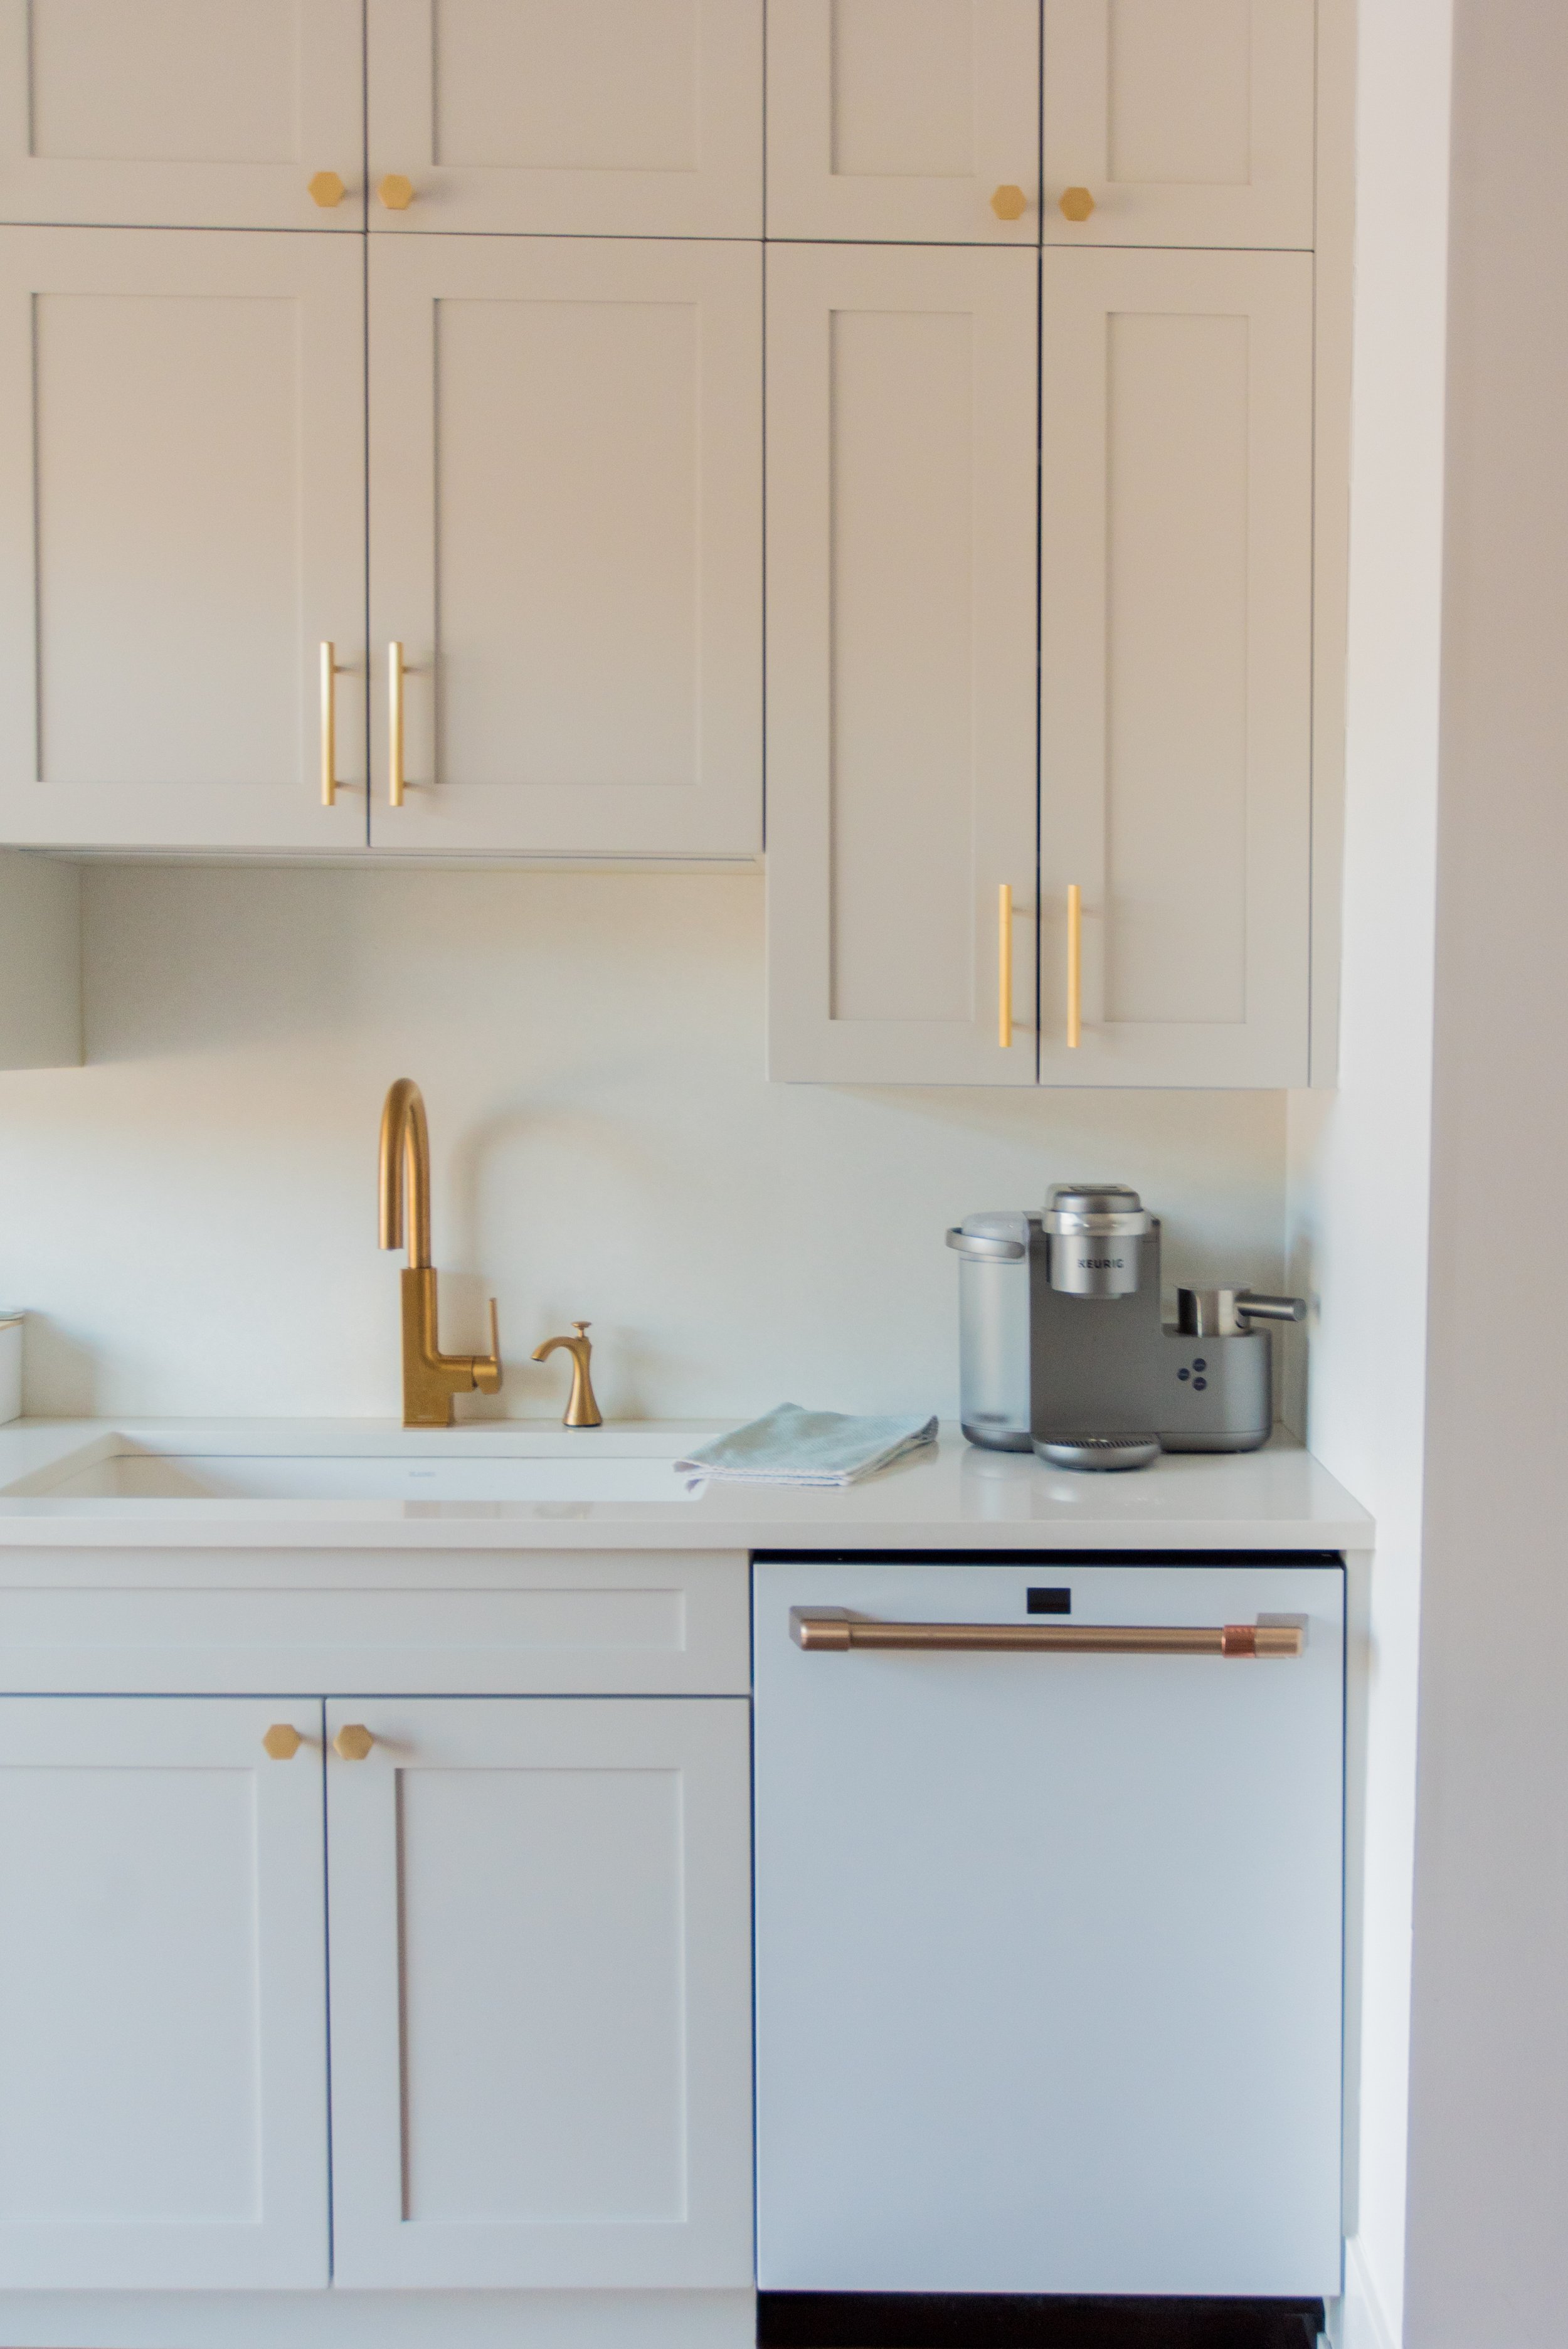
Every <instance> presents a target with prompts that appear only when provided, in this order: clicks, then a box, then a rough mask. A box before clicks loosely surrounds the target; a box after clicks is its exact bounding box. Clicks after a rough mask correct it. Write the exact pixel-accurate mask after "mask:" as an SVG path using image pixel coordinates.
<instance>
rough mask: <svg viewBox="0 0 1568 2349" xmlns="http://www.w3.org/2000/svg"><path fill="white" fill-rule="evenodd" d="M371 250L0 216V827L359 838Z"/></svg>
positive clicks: (72, 840)
mask: <svg viewBox="0 0 1568 2349" xmlns="http://www.w3.org/2000/svg"><path fill="white" fill-rule="evenodd" d="M362 251H363V247H362V246H356V245H354V244H352V243H347V242H346V241H345V240H344V239H342V238H326V237H302V236H266V235H250V234H247V233H242V232H236V233H214V234H204V235H193V234H191V233H188V232H183V231H179V230H171V231H161V230H156V229H104V230H98V229H7V230H0V318H3V325H0V839H4V840H6V841H10V842H16V843H29V842H34V843H57V844H61V845H77V844H80V845H83V846H91V847H105V848H112V847H137V848H153V847H168V848H191V849H200V848H266V847H273V846H277V847H284V846H286V847H297V848H325V849H342V848H353V847H355V846H363V844H364V840H365V798H364V778H365V747H364V745H365V734H364V725H365V701H364V685H363V665H364V647H365V585H364V543H365V539H364V527H365V525H364V516H365V489H364V465H365V429H364V379H365V378H364V357H363V348H364V346H363V327H362V320H363V301H362V296H361V292H360V254H361V252H362ZM324 641H326V642H330V643H333V644H334V645H335V647H336V648H337V652H336V657H337V663H338V666H339V667H341V668H342V669H343V671H344V672H345V673H344V674H343V675H342V676H340V677H339V678H337V679H336V680H335V684H336V730H335V746H334V747H335V761H336V768H335V773H336V778H337V780H338V781H339V783H340V785H341V788H340V789H339V790H338V792H337V794H336V801H335V805H333V806H331V807H327V806H325V805H324V804H323V789H322V705H323V683H322V675H321V649H320V648H321V645H322V643H323V642H324Z"/></svg>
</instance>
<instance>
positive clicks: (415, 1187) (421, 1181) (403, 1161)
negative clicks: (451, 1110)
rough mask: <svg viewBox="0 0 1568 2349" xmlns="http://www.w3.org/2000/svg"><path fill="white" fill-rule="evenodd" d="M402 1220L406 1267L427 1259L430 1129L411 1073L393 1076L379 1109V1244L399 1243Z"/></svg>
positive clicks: (423, 1265)
mask: <svg viewBox="0 0 1568 2349" xmlns="http://www.w3.org/2000/svg"><path fill="white" fill-rule="evenodd" d="M405 1221H407V1231H408V1268H409V1270H410V1271H411V1272H422V1271H423V1270H424V1269H425V1268H426V1266H427V1265H428V1263H429V1261H430V1128H429V1123H428V1120H427V1118H426V1116H425V1097H424V1095H423V1093H421V1092H420V1091H419V1088H418V1085H417V1084H416V1083H415V1082H414V1080H413V1078H412V1077H399V1078H398V1079H397V1083H396V1084H394V1085H393V1086H392V1087H391V1088H390V1089H389V1091H388V1092H387V1101H386V1104H385V1106H384V1108H383V1109H382V1112H381V1245H382V1247H384V1248H395V1247H402V1245H403V1230H404V1225H405Z"/></svg>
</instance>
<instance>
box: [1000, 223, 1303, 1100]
mask: <svg viewBox="0 0 1568 2349" xmlns="http://www.w3.org/2000/svg"><path fill="white" fill-rule="evenodd" d="M1043 303H1044V307H1043V315H1042V320H1041V351H1042V367H1043V379H1042V384H1041V546H1042V557H1041V564H1042V568H1041V619H1040V626H1041V671H1040V691H1041V717H1040V906H1041V925H1040V937H1041V945H1040V951H1041V984H1040V1069H1041V1075H1042V1078H1043V1080H1044V1081H1046V1082H1047V1083H1051V1084H1088V1085H1119V1084H1125V1085H1300V1084H1305V1082H1306V1051H1307V1008H1308V988H1307V981H1308V967H1307V955H1308V928H1307V916H1308V879H1309V872H1308V864H1309V830H1310V761H1311V724H1310V720H1311V704H1310V683H1311V676H1310V672H1311V654H1312V263H1311V261H1310V259H1309V258H1308V257H1307V256H1306V255H1305V254H1232V253H1226V254H1220V253H1213V254H1174V253H1171V254H1149V253H1085V254H1067V253H1047V254H1046V255H1045V274H1044V296H1043ZM1074 882H1076V883H1077V884H1078V886H1079V888H1080V890H1081V892H1082V908H1083V917H1082V930H1081V969H1082V987H1083V997H1082V1003H1083V1030H1082V1043H1081V1045H1080V1046H1079V1047H1078V1049H1077V1050H1072V1049H1070V1048H1069V1047H1068V1043H1067V1040H1066V1020H1067V1009H1068V957H1069V951H1070V941H1069V936H1068V925H1067V902H1068V894H1067V893H1068V887H1069V885H1071V884H1072V883H1074Z"/></svg>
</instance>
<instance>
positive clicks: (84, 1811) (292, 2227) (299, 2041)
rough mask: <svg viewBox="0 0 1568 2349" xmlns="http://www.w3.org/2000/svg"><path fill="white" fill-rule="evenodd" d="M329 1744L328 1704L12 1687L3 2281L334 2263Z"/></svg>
mask: <svg viewBox="0 0 1568 2349" xmlns="http://www.w3.org/2000/svg"><path fill="white" fill-rule="evenodd" d="M274 1724H287V1725H289V1726H291V1727H293V1728H294V1730H295V1731H296V1732H297V1733H299V1735H300V1737H301V1740H302V1743H301V1744H300V1745H299V1746H298V1748H297V1749H296V1750H295V1752H294V1754H292V1756H290V1757H289V1758H287V1759H279V1760H274V1759H273V1757H272V1755H271V1754H269V1753H268V1752H267V1751H266V1750H265V1749H264V1748H263V1744H262V1740H263V1737H264V1736H265V1735H266V1733H267V1732H268V1730H269V1729H270V1728H272V1727H273V1725H274ZM321 1757H322V1746H321V1707H320V1704H319V1703H316V1702H300V1701H291V1700H289V1699H286V1698H282V1697H275V1698H253V1697H217V1698H200V1697H8V1698H5V1699H4V1700H0V2284H4V2285H5V2287H7V2288H9V2289H12V2290H48V2289H51V2288H65V2287H70V2288H73V2289H80V2288H81V2287H84V2286H93V2287H106V2288H107V2287H115V2288H119V2289H128V2290H129V2289H136V2288H144V2287H145V2288H149V2289H166V2288H184V2287H196V2286H201V2287H205V2288H209V2289H226V2290H227V2289H232V2290H236V2291H238V2290H242V2289H243V2290H248V2289H254V2288H255V2287H258V2286H277V2287H284V2286H288V2287H294V2288H298V2289H304V2288H305V2287H309V2286H318V2285H322V2284H325V2282H326V2281H327V2194H326V2187H327V2180H326V1938H325V1914H324V1909H323V1899H322V1883H323V1853H322V1783H321Z"/></svg>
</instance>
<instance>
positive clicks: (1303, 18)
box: [1043, 0, 1316, 248]
mask: <svg viewBox="0 0 1568 2349" xmlns="http://www.w3.org/2000/svg"><path fill="white" fill-rule="evenodd" d="M1315 13H1316V12H1315V7H1314V0H1045V38H1046V59H1045V192H1044V199H1043V217H1044V224H1045V237H1046V242H1047V243H1048V244H1184V245H1202V244H1213V245H1295V246H1299V247H1303V248H1305V247H1307V246H1310V245H1311V243H1312V242H1313V146H1314V123H1315V114H1314V74H1315ZM1068 190H1071V191H1072V193H1071V195H1070V196H1069V197H1068V205H1067V210H1066V212H1064V210H1063V206H1062V199H1063V197H1064V196H1066V195H1068ZM1086 196H1087V197H1088V198H1089V199H1090V200H1091V201H1092V204H1093V209H1092V211H1088V212H1087V213H1086V212H1085V207H1084V199H1085V197H1086Z"/></svg>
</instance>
